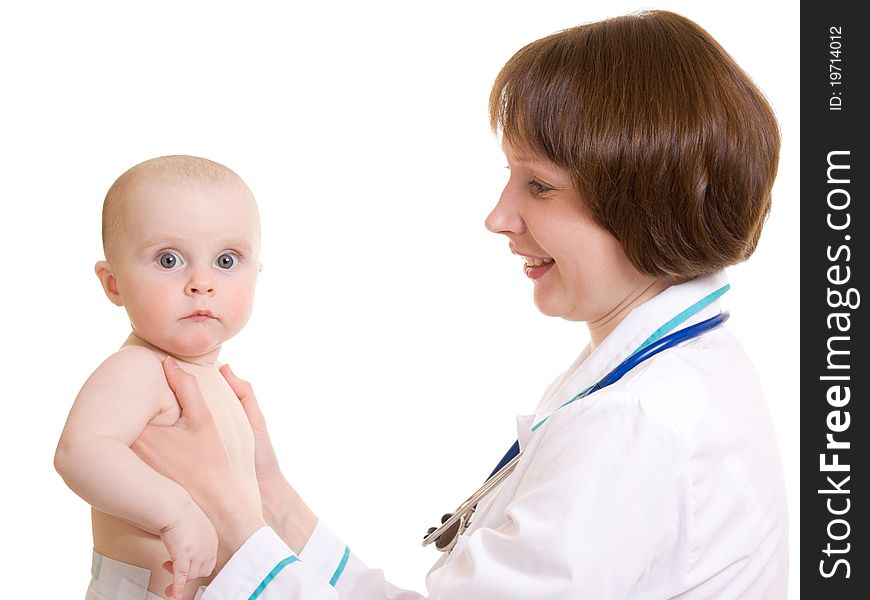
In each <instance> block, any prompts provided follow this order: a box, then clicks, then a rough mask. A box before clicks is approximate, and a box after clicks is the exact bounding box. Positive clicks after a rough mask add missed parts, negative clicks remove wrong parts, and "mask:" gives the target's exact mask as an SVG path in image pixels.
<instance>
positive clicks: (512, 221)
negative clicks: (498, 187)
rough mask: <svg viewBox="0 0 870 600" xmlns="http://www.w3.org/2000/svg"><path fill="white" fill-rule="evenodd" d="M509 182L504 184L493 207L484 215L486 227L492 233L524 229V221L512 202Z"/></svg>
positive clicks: (509, 232) (518, 232) (512, 232)
mask: <svg viewBox="0 0 870 600" xmlns="http://www.w3.org/2000/svg"><path fill="white" fill-rule="evenodd" d="M512 200H513V198H512V194H511V191H510V183H508V185H507V186H505V188H504V191H502V193H501V196H500V197H499V199H498V203H496V205H495V208H493V209H492V212H490V213H489V215H488V216H487V217H486V228H487V229H489V230H490V231H491V232H493V233H503V234H505V235H507V234H520V233H523V231H524V230H525V222H524V221H523V218H522V217H521V216H520V214H519V212H518V211H517V209H516V204H515V203H514V202H512Z"/></svg>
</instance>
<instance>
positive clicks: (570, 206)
mask: <svg viewBox="0 0 870 600" xmlns="http://www.w3.org/2000/svg"><path fill="white" fill-rule="evenodd" d="M503 147H504V152H505V156H506V157H507V161H508V169H509V170H510V179H508V182H507V185H505V188H504V191H503V192H502V194H501V198H499V201H498V204H496V206H495V208H494V209H493V210H492V212H491V213H490V214H489V216H488V217H487V219H486V227H487V229H489V230H490V231H492V232H493V233H501V234H504V235H505V236H507V238H508V239H509V240H510V244H509V246H510V250H511V252H513V253H514V254H516V255H518V256H520V257H522V258H523V259H525V262H524V263H523V269H524V272H525V275H526V277H528V278H529V279H531V280H532V282H533V283H534V290H535V291H534V295H535V305H536V306H537V307H538V310H540V311H541V312H542V313H544V314H545V315H548V316H552V317H562V318H564V319H568V320H571V321H586V322H587V323H589V324H590V327H591V326H592V324H594V323H596V322H598V321H601V320H602V319H604V320H606V319H607V318H608V317H609V315H611V313H613V312H614V311H616V310H618V309H620V307H622V306H625V303H626V302H631V301H632V300H633V299H634V298H636V297H637V295H638V294H639V293H640V292H642V291H643V290H645V289H646V288H648V287H649V286H650V285H651V283H652V282H653V281H654V280H653V278H651V277H648V276H645V275H642V274H641V273H639V272H638V271H637V270H636V269H635V268H634V266H632V264H631V263H630V262H629V261H628V259H627V258H626V256H625V253H624V252H623V250H622V246H621V245H620V244H619V242H618V241H617V240H616V238H615V237H613V235H611V234H610V233H609V232H608V231H607V230H605V229H604V228H603V227H601V226H600V225H598V224H597V223H596V222H595V220H594V219H593V218H592V215H591V213H590V212H589V210H588V209H587V208H586V206H585V205H584V203H583V201H582V199H581V198H580V196H579V195H578V193H577V192H576V191H575V190H574V186H573V185H572V182H571V178H570V176H569V174H568V173H567V172H566V171H564V170H562V169H560V168H559V167H557V166H555V165H554V164H552V163H551V162H549V161H548V160H547V159H544V158H542V157H540V156H536V155H532V154H528V153H526V152H523V151H520V150H519V149H517V148H514V147H512V146H511V145H510V144H509V143H508V142H507V141H505V142H504V145H503Z"/></svg>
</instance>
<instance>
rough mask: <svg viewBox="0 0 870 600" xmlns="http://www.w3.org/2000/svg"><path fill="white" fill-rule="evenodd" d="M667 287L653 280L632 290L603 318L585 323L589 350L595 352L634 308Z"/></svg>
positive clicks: (666, 283)
mask: <svg viewBox="0 0 870 600" xmlns="http://www.w3.org/2000/svg"><path fill="white" fill-rule="evenodd" d="M669 286H670V284H669V283H668V282H667V281H665V280H663V279H654V280H653V281H652V282H650V283H649V285H647V286H645V287H639V288H637V289H634V290H632V291H631V292H630V293H628V294H627V295H626V296H625V298H623V299H622V300H621V301H619V302H618V303H617V304H616V306H614V307H613V308H612V309H611V310H610V312H608V313H607V314H605V315H604V316H602V317H600V318H598V319H596V320H594V321H587V323H586V325H587V327H589V337H590V338H591V339H592V343H591V349H592V350H595V348H597V347H598V346H599V345H601V342H603V341H604V339H605V338H606V337H607V336H608V335H610V332H611V331H613V330H614V329H616V326H617V325H619V324H620V323H621V322H622V320H623V319H624V318H625V317H626V315H628V313H630V312H631V311H632V310H633V309H634V308H635V307H636V306H640V305H641V304H643V303H644V302H646V301H647V300H649V299H650V298H652V297H654V296H656V295H658V294H659V293H660V292H662V291H664V290H665V289H667V288H668V287H669Z"/></svg>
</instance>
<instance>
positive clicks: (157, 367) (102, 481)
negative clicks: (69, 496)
mask: <svg viewBox="0 0 870 600" xmlns="http://www.w3.org/2000/svg"><path fill="white" fill-rule="evenodd" d="M174 402H175V399H174V396H173V395H172V392H171V390H169V388H168V387H167V385H166V380H165V378H164V376H163V369H162V367H161V364H160V357H159V356H158V355H157V354H156V353H154V352H152V351H151V350H148V349H145V348H140V347H128V348H125V349H123V350H121V351H119V352H117V353H116V354H114V355H112V356H111V357H109V358H108V359H107V360H106V361H105V362H104V363H103V364H102V365H100V367H99V368H98V369H97V370H96V371H95V372H94V373H93V375H91V377H90V378H89V379H88V380H87V382H86V383H85V385H84V386H83V387H82V390H81V391H80V392H79V395H78V397H77V398H76V400H75V403H74V404H73V407H72V410H71V411H70V414H69V417H68V419H67V422H66V426H65V427H64V430H63V433H62V434H61V437H60V442H59V443H58V447H57V452H56V454H55V461H54V463H55V468H56V469H57V471H58V472H59V473H60V474H61V476H62V477H63V479H64V481H66V483H67V485H68V486H69V487H70V488H71V489H72V490H73V491H74V492H75V493H76V494H78V495H79V496H81V497H82V498H83V499H84V500H85V501H87V502H88V503H89V504H90V505H91V506H93V507H94V508H96V509H97V510H99V511H102V512H105V513H107V514H110V515H113V516H115V517H118V518H120V519H123V520H125V521H129V522H130V523H133V524H134V525H136V526H137V527H139V528H141V529H143V530H145V531H147V532H149V533H152V534H155V535H160V534H161V532H162V531H164V530H165V529H166V528H167V527H171V526H172V525H173V523H174V520H176V519H178V518H179V515H181V514H184V513H185V512H186V511H188V510H189V505H190V504H192V502H193V501H192V500H191V498H190V495H189V494H188V493H187V492H186V491H185V490H184V488H182V487H181V486H180V485H178V484H177V483H175V482H174V481H172V480H170V479H168V478H166V477H164V476H162V475H160V474H159V473H157V472H156V471H154V470H153V469H151V468H150V467H148V466H147V465H146V464H145V463H143V462H142V461H141V460H140V459H139V458H138V457H137V456H136V455H135V454H134V453H133V451H132V450H130V445H131V444H132V443H133V441H134V440H135V439H136V438H137V437H138V436H139V434H140V433H141V432H142V429H143V428H144V427H145V425H146V424H147V423H149V422H150V421H151V420H152V419H154V417H156V416H157V415H159V414H160V413H161V412H163V411H165V410H167V409H168V408H172V404H174Z"/></svg>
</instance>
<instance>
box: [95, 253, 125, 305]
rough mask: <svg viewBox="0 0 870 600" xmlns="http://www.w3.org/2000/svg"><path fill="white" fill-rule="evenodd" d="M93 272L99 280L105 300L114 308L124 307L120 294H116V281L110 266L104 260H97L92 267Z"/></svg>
mask: <svg viewBox="0 0 870 600" xmlns="http://www.w3.org/2000/svg"><path fill="white" fill-rule="evenodd" d="M94 272H95V273H96V274H97V277H98V278H99V279H100V284H101V285H102V286H103V291H104V292H105V293H106V298H108V299H109V300H110V301H111V302H112V304H114V305H116V306H124V302H123V301H122V300H121V294H120V293H118V280H117V279H115V275H114V274H113V273H112V265H110V264H109V263H108V262H107V261H105V260H99V261H97V264H96V265H94Z"/></svg>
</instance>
